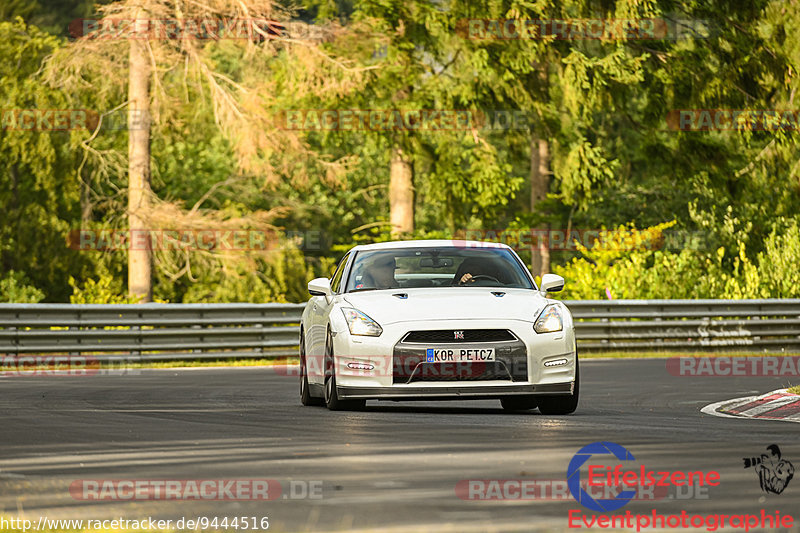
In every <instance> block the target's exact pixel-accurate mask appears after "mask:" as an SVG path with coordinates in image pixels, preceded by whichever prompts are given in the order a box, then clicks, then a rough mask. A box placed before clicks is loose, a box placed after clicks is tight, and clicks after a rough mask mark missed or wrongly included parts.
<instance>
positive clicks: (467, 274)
mask: <svg viewBox="0 0 800 533" xmlns="http://www.w3.org/2000/svg"><path fill="white" fill-rule="evenodd" d="M458 271H459V273H461V276H460V277H459V276H458V273H457V274H456V279H457V280H458V284H459V285H464V284H467V283H474V282H475V280H474V279H473V278H475V276H489V277H492V278H494V279H496V280H499V275H498V272H497V269H496V268H494V265H491V264H487V262H486V261H485V260H479V259H476V258H470V259H467V260H466V261H464V262H463V263H461V266H459V267H458Z"/></svg>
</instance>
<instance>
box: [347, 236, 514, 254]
mask: <svg viewBox="0 0 800 533" xmlns="http://www.w3.org/2000/svg"><path fill="white" fill-rule="evenodd" d="M445 247H446V248H450V247H456V248H503V249H508V250H510V249H511V248H510V247H509V246H508V245H506V244H502V243H499V242H486V241H465V240H463V239H426V240H418V241H388V242H376V243H374V244H359V245H358V246H354V247H353V248H352V251H354V252H365V251H371V250H396V249H401V248H445Z"/></svg>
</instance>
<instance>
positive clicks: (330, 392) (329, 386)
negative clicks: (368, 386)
mask: <svg viewBox="0 0 800 533" xmlns="http://www.w3.org/2000/svg"><path fill="white" fill-rule="evenodd" d="M366 403H367V401H366V400H340V399H339V393H338V392H337V390H336V365H335V364H334V358H333V339H332V338H331V334H330V332H328V338H327V339H326V341H325V406H326V407H327V408H328V409H330V410H331V411H354V410H357V409H363V408H364V406H365V405H366Z"/></svg>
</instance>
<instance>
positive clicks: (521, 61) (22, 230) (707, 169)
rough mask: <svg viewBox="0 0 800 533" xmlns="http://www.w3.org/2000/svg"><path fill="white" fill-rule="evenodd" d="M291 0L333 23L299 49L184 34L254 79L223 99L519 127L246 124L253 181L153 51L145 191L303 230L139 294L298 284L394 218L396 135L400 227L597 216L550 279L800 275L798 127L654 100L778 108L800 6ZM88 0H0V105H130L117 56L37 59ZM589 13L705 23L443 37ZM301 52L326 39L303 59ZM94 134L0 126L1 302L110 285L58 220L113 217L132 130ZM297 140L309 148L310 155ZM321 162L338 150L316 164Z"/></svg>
mask: <svg viewBox="0 0 800 533" xmlns="http://www.w3.org/2000/svg"><path fill="white" fill-rule="evenodd" d="M304 4H305V10H301V11H300V13H299V14H300V16H301V17H302V18H303V19H304V20H309V19H310V18H311V17H314V18H316V22H317V23H318V24H323V23H327V22H329V21H336V24H337V25H335V26H333V28H334V31H332V32H331V34H330V37H329V38H326V40H325V42H324V43H323V44H321V45H320V48H319V50H318V51H315V52H313V53H312V52H309V51H308V50H307V47H306V46H303V45H297V46H289V45H286V46H278V47H274V48H269V49H267V48H266V47H265V48H264V49H263V50H259V51H258V52H255V53H253V52H252V51H246V50H245V49H244V47H242V46H240V44H241V43H237V42H231V41H221V42H215V43H200V46H199V48H198V53H201V54H205V56H206V57H207V58H208V60H209V63H208V64H209V65H210V66H211V67H213V68H214V69H216V72H217V73H218V75H219V77H218V78H217V79H218V81H219V82H220V83H229V82H230V83H233V84H243V85H244V86H248V87H250V86H257V87H262V88H263V90H260V91H252V92H251V93H250V94H249V96H248V97H247V99H246V101H242V102H240V103H241V104H242V106H243V109H248V110H252V109H262V110H263V109H267V110H269V111H271V112H274V113H275V114H278V113H280V112H281V111H285V110H290V109H328V108H336V109H435V110H461V109H466V110H471V111H476V112H477V111H483V112H486V113H491V112H492V111H493V110H513V111H520V112H523V113H525V115H526V116H527V117H528V118H529V121H530V124H529V127H525V128H519V129H509V130H488V129H476V130H472V131H457V130H440V131H401V130H385V131H308V132H300V133H299V136H298V139H297V140H296V141H297V142H296V143H294V144H291V143H290V144H288V145H275V146H274V147H270V146H266V145H262V144H258V143H257V142H256V141H255V140H254V142H253V145H252V151H253V156H254V157H255V158H262V159H263V160H267V161H271V162H274V163H275V167H276V169H277V170H276V174H277V175H276V176H271V177H270V179H267V177H265V176H263V175H261V174H260V173H259V172H255V171H252V172H248V171H242V169H241V168H240V166H239V165H238V163H239V161H238V158H239V156H240V155H241V154H239V153H237V152H236V150H235V149H234V148H235V146H234V145H235V142H234V141H235V140H236V138H235V137H236V135H235V134H234V135H233V136H231V135H225V134H223V133H222V132H221V130H220V128H219V127H218V124H217V122H218V119H219V117H217V116H215V108H214V106H213V105H212V104H211V103H210V101H209V99H208V95H207V91H208V90H209V89H210V87H209V86H208V85H207V84H204V83H203V82H197V80H196V79H193V78H192V74H187V72H186V71H185V70H184V69H183V68H168V69H165V71H166V72H165V73H164V75H163V77H161V78H160V79H159V83H157V84H154V93H153V95H154V98H156V99H159V102H160V105H159V109H160V110H161V115H160V116H159V117H158V119H157V120H156V122H155V125H154V128H153V131H152V142H151V149H152V162H153V164H152V168H153V189H154V192H155V193H156V195H157V196H158V197H159V198H161V199H163V200H167V201H170V202H173V203H174V204H175V205H180V206H183V207H185V208H186V209H191V208H192V207H193V206H195V205H196V204H197V202H199V201H202V203H201V204H200V206H199V208H208V209H213V210H217V211H219V212H222V213H226V214H227V213H230V214H231V216H234V217H246V216H248V215H249V214H252V213H254V212H258V211H269V210H271V209H280V211H279V212H278V211H276V213H278V215H277V217H276V219H275V220H274V223H275V224H276V225H277V226H279V227H282V228H283V229H285V230H286V231H287V232H315V233H317V234H319V235H320V236H321V239H319V240H318V241H317V242H316V244H315V246H313V247H312V248H306V249H303V251H302V253H301V251H299V250H298V249H297V248H295V247H291V246H290V247H288V248H281V249H280V250H278V251H276V252H274V253H273V254H272V255H270V256H268V257H237V258H235V260H231V261H222V262H220V261H205V260H198V257H197V256H196V255H189V256H188V261H189V262H190V267H191V268H189V269H187V270H186V271H181V270H180V269H179V268H175V269H172V270H170V269H165V268H161V269H157V271H156V286H155V294H156V295H157V298H159V299H161V300H169V301H175V302H181V301H184V302H189V301H191V302H201V301H304V300H306V299H307V290H306V282H307V281H308V279H309V278H311V277H315V276H318V275H329V274H330V269H331V266H332V264H333V263H334V262H335V260H337V259H338V258H339V257H341V254H342V253H343V252H344V250H346V249H348V248H349V247H350V246H352V245H353V244H356V243H365V242H378V241H385V240H388V239H390V238H391V237H390V235H389V231H388V230H389V227H388V220H389V202H388V194H387V192H388V182H389V160H390V154H391V151H392V149H393V148H397V147H400V148H402V149H403V151H404V153H406V154H407V155H408V157H409V158H410V160H411V162H412V166H413V169H414V177H415V187H416V190H415V193H416V194H415V197H416V219H415V222H416V228H417V230H416V231H415V232H414V234H412V235H409V236H408V237H409V238H436V237H440V238H451V237H453V236H456V235H457V234H458V232H459V230H463V229H481V228H484V229H495V230H499V229H502V228H505V227H508V228H512V229H520V230H522V229H525V228H531V227H539V226H540V225H543V224H545V225H549V226H550V227H552V228H566V227H570V228H584V229H585V228H599V227H605V228H616V229H615V230H612V231H611V232H610V233H608V234H606V235H604V236H603V239H604V242H601V243H600V245H599V246H595V247H592V248H591V249H588V250H583V251H582V255H580V256H579V257H577V258H575V257H574V255H572V254H571V253H570V252H561V251H554V253H553V254H552V260H553V269H554V271H556V272H558V273H561V274H562V275H564V276H565V278H567V282H568V283H567V287H566V291H565V292H564V293H563V297H565V298H606V289H608V291H609V292H610V293H611V295H612V296H613V297H614V298H696V297H709V298H716V297H731V298H755V297H758V298H761V297H790V296H791V297H794V296H797V295H798V287H800V283H799V282H800V279H798V276H800V269H798V268H797V265H798V264H800V263H799V262H798V259H800V251H798V246H800V244H799V243H800V235H798V224H797V213H798V212H800V163H798V161H800V141H798V139H799V138H798V135H797V131H791V130H790V131H781V130H776V131H736V130H733V129H731V130H724V131H711V132H703V131H680V130H676V129H674V128H671V127H670V124H669V123H668V120H667V117H668V114H669V113H670V111H672V110H678V109H714V108H723V109H725V108H727V109H794V108H796V100H795V99H796V94H797V90H798V88H800V87H798V85H799V84H798V75H797V73H798V72H800V32H799V31H798V29H800V9H798V8H797V6H795V5H794V4H793V3H787V2H785V1H784V0H753V1H751V2H744V3H741V2H740V3H737V4H736V5H732V4H731V3H730V2H726V1H723V0H713V1H710V2H698V1H696V0H686V1H684V2H680V3H677V4H676V3H674V2H671V1H666V0H647V1H642V0H612V1H609V2H605V1H604V2H599V1H596V0H568V1H566V2H555V1H552V0H543V1H537V2H527V1H519V0H500V1H496V2H490V3H484V4H480V5H479V4H476V3H474V2H470V1H464V0H453V1H451V2H446V3H441V2H436V1H433V0H380V1H370V2H361V3H356V2H350V1H347V2H325V1H323V0H308V1H306V2H304ZM90 10H91V3H87V2H84V1H79V2H77V3H75V5H74V6H68V7H64V6H61V5H59V6H54V5H51V4H48V3H47V2H44V1H43V0H38V1H37V2H36V3H32V2H28V3H26V2H20V1H17V0H15V1H12V2H10V3H7V5H5V6H4V7H2V8H0V19H2V18H6V19H13V18H14V17H15V16H17V15H19V16H21V17H23V18H25V22H23V21H22V20H21V19H17V20H12V21H10V22H0V109H4V110H6V109H60V108H77V107H82V108H83V107H85V108H90V109H96V110H98V111H101V112H102V111H108V110H110V109H113V108H115V107H117V106H120V105H122V104H123V103H124V102H125V100H126V94H125V90H124V87H125V83H126V80H127V72H126V71H125V69H119V70H118V71H106V70H101V71H98V70H99V69H98V68H97V65H100V64H105V63H102V62H97V63H96V64H94V67H93V66H92V65H89V66H87V68H86V69H84V71H82V72H81V73H80V78H81V81H82V83H83V84H82V85H80V90H76V91H73V92H66V91H62V90H60V89H58V88H57V87H53V85H52V84H50V85H49V84H48V83H45V80H43V78H42V75H41V72H42V70H41V69H42V66H43V62H44V60H45V58H46V57H48V56H50V55H51V54H53V53H54V52H58V51H59V50H63V49H64V47H65V46H67V43H65V42H64V41H62V40H60V39H59V38H57V37H56V36H54V35H63V32H64V31H65V29H66V27H65V21H66V22H68V21H69V20H72V19H73V18H77V17H79V16H87V15H89V13H90ZM676 13H677V14H676ZM587 17H591V18H605V19H629V18H637V17H642V18H664V19H668V20H672V19H674V18H675V17H677V18H680V19H688V20H704V21H707V24H708V26H709V28H710V31H709V33H708V35H707V36H701V37H700V38H679V39H663V40H652V41H650V40H648V41H636V40H625V39H617V40H547V39H519V40H493V39H486V40H482V39H467V38H464V37H463V35H461V34H459V24H463V21H464V20H465V19H470V18H479V19H515V20H519V21H524V20H530V19H559V18H560V19H576V18H587ZM31 22H38V23H39V24H40V25H41V27H43V28H45V29H46V30H47V31H49V32H51V33H50V34H48V33H47V32H45V31H43V30H42V29H38V28H37V27H35V26H32V25H30V23H31ZM125 51H126V48H125V44H124V43H119V47H118V49H115V51H114V54H119V57H122V58H124V57H125ZM319 51H323V52H325V53H328V54H330V59H320V57H321V56H319V54H318V52H319ZM123 61H124V59H123ZM253 81H255V83H253V84H251V82H253ZM249 133H252V132H249ZM89 135H90V132H88V131H85V130H82V131H74V132H71V133H64V132H60V133H58V132H46V131H44V132H39V131H20V130H14V129H3V128H0V165H1V166H2V168H3V171H2V172H0V222H2V223H0V272H5V273H7V274H5V275H4V276H3V277H2V281H0V289H1V290H0V294H2V295H3V298H6V299H9V300H15V301H38V300H45V301H67V299H69V300H70V301H74V302H109V303H110V302H121V301H126V296H124V294H125V290H124V289H125V284H124V279H125V276H126V270H125V269H126V263H125V259H126V258H125V253H124V252H114V253H100V252H82V251H77V250H72V249H69V248H68V247H67V245H66V235H67V234H68V233H69V231H71V230H74V229H77V228H80V227H85V226H87V225H91V226H92V227H94V226H95V225H97V226H101V227H124V225H125V215H126V204H125V200H126V191H125V186H126V185H125V184H126V175H125V170H124V169H125V154H126V153H127V133H126V132H125V131H103V132H101V133H100V135H98V136H97V137H96V138H95V139H94V140H93V141H92V142H91V147H92V150H95V151H92V152H91V153H89V152H87V151H86V150H85V149H84V147H83V146H82V145H81V141H85V140H86V139H87V138H88V137H89ZM532 138H536V139H539V138H541V139H546V140H548V141H549V145H550V153H551V156H552V161H551V165H550V167H551V170H552V172H553V174H552V179H551V184H550V190H549V192H548V195H547V199H546V200H545V201H543V202H540V203H539V204H538V205H537V207H536V210H535V211H533V212H531V210H530V208H529V205H530V202H529V198H528V185H527V180H528V176H529V172H530V156H531V153H530V146H531V141H532ZM301 145H302V149H301ZM265 146H266V147H265ZM309 150H310V151H313V152H315V153H318V154H321V157H320V159H319V160H318V161H311V160H310V159H309V158H308V157H307V154H308V153H309ZM98 154H102V155H103V156H106V162H108V161H110V162H111V163H114V164H110V165H106V164H104V162H103V160H102V158H101V157H98ZM109 156H110V157H109ZM342 161H345V163H340V162H342ZM337 164H341V165H342V168H344V169H345V170H344V171H343V172H336V171H334V170H332V169H333V168H334V167H335V166H336V165H337ZM298 176H301V177H302V179H298ZM82 191H83V194H82ZM665 220H669V221H672V222H670V223H668V224H663V221H665ZM635 228H648V229H647V230H641V231H639V230H636V229H635ZM665 231H676V232H688V234H693V233H692V232H696V233H697V234H701V235H702V236H703V237H702V246H701V247H699V248H697V247H691V246H687V247H685V248H683V249H675V248H671V247H666V248H665V247H664V246H661V245H659V244H658V243H659V241H658V239H659V237H658V235H662V237H663V232H665ZM603 239H601V241H602V240H603ZM615 239H627V241H626V242H617V241H616V240H615ZM647 243H650V244H649V245H648V244H647ZM604 245H605V247H604ZM522 255H523V258H525V259H527V258H528V257H527V256H526V254H525V253H524V252H523V254H522ZM70 287H71V288H72V292H73V293H72V295H71V296H70Z"/></svg>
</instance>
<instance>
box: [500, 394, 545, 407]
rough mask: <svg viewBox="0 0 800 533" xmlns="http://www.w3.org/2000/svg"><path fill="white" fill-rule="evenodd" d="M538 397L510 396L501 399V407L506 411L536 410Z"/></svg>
mask: <svg viewBox="0 0 800 533" xmlns="http://www.w3.org/2000/svg"><path fill="white" fill-rule="evenodd" d="M537 403H538V402H537V399H536V396H533V395H531V396H508V397H506V398H500V405H502V406H503V409H505V410H506V411H530V410H531V409H536V405H537Z"/></svg>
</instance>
